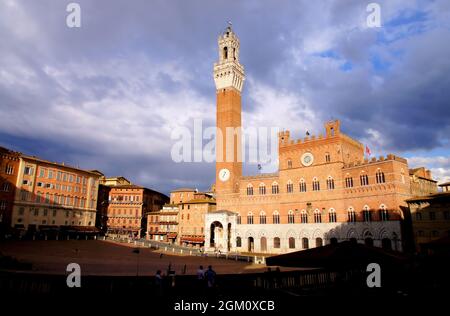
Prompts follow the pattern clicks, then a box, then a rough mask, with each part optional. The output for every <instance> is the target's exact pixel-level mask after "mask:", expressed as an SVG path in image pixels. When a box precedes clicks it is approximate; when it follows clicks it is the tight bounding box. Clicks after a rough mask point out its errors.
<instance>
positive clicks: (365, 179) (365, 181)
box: [359, 171, 369, 186]
mask: <svg viewBox="0 0 450 316" xmlns="http://www.w3.org/2000/svg"><path fill="white" fill-rule="evenodd" d="M363 172H364V171H363ZM359 181H360V182H361V185H362V186H364V185H369V177H368V176H367V174H365V173H363V174H361V175H360V176H359Z"/></svg>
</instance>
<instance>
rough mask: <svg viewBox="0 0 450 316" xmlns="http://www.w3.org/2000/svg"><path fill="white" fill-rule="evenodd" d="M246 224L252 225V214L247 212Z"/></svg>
mask: <svg viewBox="0 0 450 316" xmlns="http://www.w3.org/2000/svg"><path fill="white" fill-rule="evenodd" d="M247 224H253V213H252V212H249V213H248V215H247Z"/></svg>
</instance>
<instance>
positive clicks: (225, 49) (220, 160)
mask: <svg viewBox="0 0 450 316" xmlns="http://www.w3.org/2000/svg"><path fill="white" fill-rule="evenodd" d="M239 48H240V47H239V39H238V37H237V36H236V34H235V33H234V32H233V30H232V28H231V25H229V26H228V27H227V28H226V29H225V31H224V32H223V33H222V34H220V36H219V38H218V49H219V60H218V62H216V63H214V82H215V84H216V99H217V108H216V128H217V135H216V193H217V207H218V208H220V207H221V206H220V204H221V201H222V198H225V197H226V196H227V195H228V194H234V193H238V192H239V180H240V178H241V176H242V160H241V157H240V151H241V134H240V133H241V111H242V108H241V91H242V87H243V84H244V67H243V66H242V65H241V64H240V63H239ZM230 131H231V134H230V133H229V132H230Z"/></svg>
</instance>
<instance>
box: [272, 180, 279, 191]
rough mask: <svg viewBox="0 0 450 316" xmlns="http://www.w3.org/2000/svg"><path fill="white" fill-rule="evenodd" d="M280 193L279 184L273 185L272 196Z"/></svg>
mask: <svg viewBox="0 0 450 316" xmlns="http://www.w3.org/2000/svg"><path fill="white" fill-rule="evenodd" d="M278 193H280V187H279V186H278V183H276V182H274V183H272V194H278Z"/></svg>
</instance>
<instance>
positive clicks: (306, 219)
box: [300, 210, 308, 224]
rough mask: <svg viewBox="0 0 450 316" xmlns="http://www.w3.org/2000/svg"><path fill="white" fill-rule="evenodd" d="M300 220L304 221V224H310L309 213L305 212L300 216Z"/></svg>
mask: <svg viewBox="0 0 450 316" xmlns="http://www.w3.org/2000/svg"><path fill="white" fill-rule="evenodd" d="M300 219H301V221H302V223H303V224H307V223H308V213H306V211H305V210H303V211H302V212H301V214H300Z"/></svg>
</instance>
